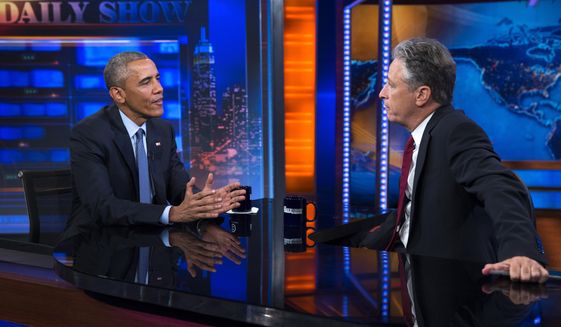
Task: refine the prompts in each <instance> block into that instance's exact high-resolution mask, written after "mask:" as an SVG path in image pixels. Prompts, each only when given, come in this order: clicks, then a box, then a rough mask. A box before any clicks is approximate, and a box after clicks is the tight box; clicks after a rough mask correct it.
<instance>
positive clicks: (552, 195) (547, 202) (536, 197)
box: [530, 191, 561, 209]
mask: <svg viewBox="0 0 561 327" xmlns="http://www.w3.org/2000/svg"><path fill="white" fill-rule="evenodd" d="M530 195H531V196H532V201H534V207H536V208H546V209H561V193H559V192H538V191H531V192H530Z"/></svg>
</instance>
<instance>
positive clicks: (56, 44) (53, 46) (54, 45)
mask: <svg viewBox="0 0 561 327" xmlns="http://www.w3.org/2000/svg"><path fill="white" fill-rule="evenodd" d="M31 50H32V51H38V52H56V51H61V50H62V44H61V42H60V41H55V40H53V41H49V42H47V43H32V44H31Z"/></svg>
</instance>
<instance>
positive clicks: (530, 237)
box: [446, 121, 545, 263]
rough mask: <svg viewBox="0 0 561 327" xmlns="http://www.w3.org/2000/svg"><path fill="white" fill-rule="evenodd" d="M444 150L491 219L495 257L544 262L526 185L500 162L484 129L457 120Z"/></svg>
mask: <svg viewBox="0 0 561 327" xmlns="http://www.w3.org/2000/svg"><path fill="white" fill-rule="evenodd" d="M446 151H447V153H446V154H447V157H448V160H449V165H450V168H451V170H452V172H453V174H454V176H455V178H456V182H458V183H459V184H461V185H462V186H463V187H464V188H465V189H466V190H467V192H469V193H470V194H474V195H475V197H476V198H477V200H478V201H479V202H480V203H482V204H483V207H484V208H485V211H486V213H487V215H488V216H489V217H490V218H491V220H492V225H493V228H494V231H495V236H496V238H497V241H498V249H497V253H498V258H499V261H502V260H505V259H508V258H511V257H513V256H527V257H530V258H533V259H534V260H537V261H540V262H542V263H545V258H544V256H543V251H540V246H539V244H540V241H539V236H538V234H537V231H536V228H535V219H534V216H533V208H532V204H531V200H530V196H529V194H528V192H527V189H526V187H525V186H524V184H522V183H521V182H520V180H519V179H518V178H517V177H516V176H515V175H514V173H513V172H512V171H510V170H509V169H507V168H505V167H503V166H502V165H501V163H500V159H499V157H498V156H497V154H496V153H495V152H494V150H493V148H492V146H491V142H490V141H489V139H488V137H487V135H486V134H485V132H484V131H483V130H482V129H481V128H480V127H479V126H477V125H476V124H475V123H473V122H471V121H468V122H464V123H461V124H458V125H457V126H456V128H454V129H452V131H451V132H450V135H449V139H448V146H447V149H446Z"/></svg>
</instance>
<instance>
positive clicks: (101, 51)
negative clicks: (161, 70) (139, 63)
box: [76, 40, 140, 67]
mask: <svg viewBox="0 0 561 327" xmlns="http://www.w3.org/2000/svg"><path fill="white" fill-rule="evenodd" d="M76 51H77V58H76V59H77V62H78V64H79V65H82V66H92V67H105V65H106V64H107V62H108V61H109V59H111V57H113V56H114V55H116V54H117V53H119V52H122V51H140V47H139V45H138V44H137V43H136V42H134V40H131V41H129V42H123V43H114V44H110V45H109V44H104V43H102V42H100V43H91V44H88V46H82V47H78V48H77V49H76Z"/></svg>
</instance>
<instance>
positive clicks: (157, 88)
mask: <svg viewBox="0 0 561 327" xmlns="http://www.w3.org/2000/svg"><path fill="white" fill-rule="evenodd" d="M163 91H164V87H163V86H162V83H160V81H158V80H155V82H154V90H153V92H154V93H156V94H158V93H162V92H163Z"/></svg>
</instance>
